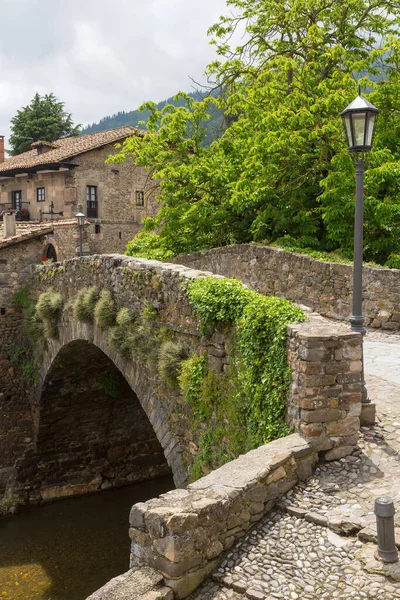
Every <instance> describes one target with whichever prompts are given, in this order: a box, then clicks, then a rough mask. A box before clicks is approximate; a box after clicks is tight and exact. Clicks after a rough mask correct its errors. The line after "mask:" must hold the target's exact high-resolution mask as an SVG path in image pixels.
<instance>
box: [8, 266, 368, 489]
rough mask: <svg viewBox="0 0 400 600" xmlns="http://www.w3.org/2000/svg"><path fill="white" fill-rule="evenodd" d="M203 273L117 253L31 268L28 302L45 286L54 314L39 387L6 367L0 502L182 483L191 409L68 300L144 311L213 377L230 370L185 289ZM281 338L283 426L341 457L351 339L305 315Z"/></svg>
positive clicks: (356, 354) (345, 447)
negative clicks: (86, 296)
mask: <svg viewBox="0 0 400 600" xmlns="http://www.w3.org/2000/svg"><path fill="white" fill-rule="evenodd" d="M210 274H211V273H207V272H201V271H195V270H193V269H190V268H187V267H184V266H182V265H174V264H166V263H160V262H157V261H148V260H144V259H136V258H131V257H126V256H122V255H102V256H92V257H85V258H81V259H73V260H69V261H65V262H63V263H55V264H52V265H46V266H43V267H39V268H37V270H36V272H35V273H34V274H33V276H32V278H31V281H30V292H31V295H32V297H33V298H37V297H38V295H39V294H40V293H42V292H44V291H48V290H49V289H52V290H54V291H57V292H59V293H60V294H61V295H62V297H63V306H64V308H63V311H62V315H61V318H60V320H59V323H58V332H59V335H58V339H57V340H50V341H48V344H47V347H46V350H45V352H44V355H43V359H42V364H41V368H40V373H39V376H38V378H37V382H36V383H35V384H32V385H31V386H29V385H28V384H26V383H24V382H23V381H22V380H21V379H19V373H18V372H16V369H14V373H13V376H12V377H11V384H10V383H8V384H6V385H5V386H3V389H4V390H5V391H4V392H2V394H0V410H1V413H2V421H1V423H2V425H1V426H0V427H1V430H0V456H2V457H3V458H2V461H3V464H1V465H0V494H1V493H4V492H6V493H11V492H12V493H13V494H15V495H17V496H19V497H22V498H23V499H24V500H26V501H42V500H50V499H55V498H60V497H64V496H69V495H73V494H81V493H85V492H90V491H96V490H99V489H106V488H107V487H111V486H117V485H124V484H126V483H129V482H134V481H140V480H144V479H148V478H153V477H156V476H159V475H161V474H164V473H167V472H169V471H172V474H173V477H174V481H175V484H176V486H177V487H184V486H185V484H186V480H187V467H188V465H190V463H191V461H192V460H193V455H194V454H195V453H196V449H197V447H196V439H193V436H192V434H191V433H190V428H189V427H188V420H190V410H189V409H188V407H187V406H186V405H185V403H184V402H183V399H182V397H180V396H179V394H178V393H177V392H173V391H171V390H169V389H166V387H165V386H163V385H162V382H161V380H160V377H159V375H158V373H157V369H156V368H155V367H153V366H152V365H151V364H149V363H148V362H146V361H143V360H142V361H141V360H134V359H129V360H127V359H124V358H122V357H121V356H120V355H118V354H117V353H116V352H115V350H113V349H112V347H111V345H110V343H109V340H108V334H107V331H106V330H103V329H101V328H100V327H98V326H96V324H93V323H90V324H87V323H82V322H80V321H77V320H76V319H74V316H73V310H72V299H73V298H74V297H75V296H76V294H77V292H79V291H80V290H81V289H83V288H85V287H88V286H95V287H96V288H97V289H98V290H101V289H107V290H109V291H110V292H111V294H112V296H113V297H114V298H115V299H116V300H117V304H118V306H126V307H128V308H129V309H131V310H133V311H136V312H140V311H141V310H143V307H144V305H145V304H146V303H147V304H148V303H150V305H151V306H152V307H153V308H154V309H156V311H157V312H158V322H157V326H162V327H163V328H165V329H167V330H169V331H170V335H171V337H172V339H174V340H179V341H181V342H182V343H184V345H185V346H186V347H187V348H188V349H190V350H195V349H196V350H199V349H201V351H202V352H206V353H207V355H208V362H209V367H210V368H212V369H214V370H216V371H222V370H223V369H224V368H225V369H226V368H228V367H227V366H226V365H227V363H228V362H229V357H227V354H226V348H225V337H224V331H223V330H221V331H216V332H215V333H214V334H213V335H212V337H209V338H203V337H201V335H200V332H199V328H198V323H197V318H196V316H195V315H194V314H193V312H192V308H191V306H190V304H189V301H188V298H187V296H186V294H185V290H184V284H185V282H187V281H188V280H189V279H192V278H194V277H199V276H204V275H210ZM17 325H18V326H19V322H18V315H17V314H14V315H13V317H12V319H11V320H10V329H9V335H8V337H7V336H5V338H4V340H5V341H3V344H6V343H8V344H10V340H11V341H13V340H12V339H11V338H13V337H14V336H15V335H16V332H17V329H18V327H17ZM10 332H11V333H10ZM288 334H289V335H288V360H289V364H290V367H291V370H292V381H293V383H292V389H291V393H290V398H289V409H288V419H289V421H290V422H291V423H292V425H293V426H294V427H295V429H296V430H297V431H299V432H300V433H301V434H302V435H303V436H304V437H306V438H307V439H308V440H309V441H311V442H312V443H313V445H314V447H315V449H316V450H318V451H321V452H323V453H324V454H325V457H326V458H327V459H330V458H332V459H333V458H337V457H340V456H345V455H346V454H348V453H349V452H351V451H352V449H353V447H354V446H355V444H356V439H357V430H358V428H359V414H360V411H361V406H360V400H361V391H360V383H359V382H360V368H359V367H360V361H359V359H360V355H361V354H360V353H361V349H360V339H359V336H358V335H357V334H354V333H350V332H349V331H348V330H347V328H346V327H343V326H340V325H337V326H336V325H331V324H329V323H327V322H325V321H323V320H322V319H321V318H318V317H317V316H313V315H311V318H310V320H309V322H308V323H303V324H296V325H292V326H290V327H289V328H288ZM8 381H9V380H8Z"/></svg>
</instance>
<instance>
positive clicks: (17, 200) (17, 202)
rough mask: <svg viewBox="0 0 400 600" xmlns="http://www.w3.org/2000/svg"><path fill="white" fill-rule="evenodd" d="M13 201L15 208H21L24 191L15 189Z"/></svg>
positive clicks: (12, 196) (12, 193) (12, 195)
mask: <svg viewBox="0 0 400 600" xmlns="http://www.w3.org/2000/svg"><path fill="white" fill-rule="evenodd" d="M11 201H12V207H13V209H14V210H21V208H22V191H21V190H15V191H14V192H11Z"/></svg>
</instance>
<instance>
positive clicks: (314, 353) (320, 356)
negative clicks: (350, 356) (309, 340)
mask: <svg viewBox="0 0 400 600" xmlns="http://www.w3.org/2000/svg"><path fill="white" fill-rule="evenodd" d="M298 354H299V358H301V360H305V361H310V362H315V361H321V362H326V361H328V360H329V359H330V358H331V352H330V350H329V349H328V348H325V347H324V346H321V345H317V346H314V347H307V346H305V345H302V346H300V348H299V352H298Z"/></svg>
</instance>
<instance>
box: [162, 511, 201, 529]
mask: <svg viewBox="0 0 400 600" xmlns="http://www.w3.org/2000/svg"><path fill="white" fill-rule="evenodd" d="M198 520H199V519H198V515H197V514H196V513H181V512H179V513H175V514H173V515H171V516H170V517H169V518H168V519H167V521H166V528H167V530H168V531H170V532H171V533H183V532H185V531H190V530H191V529H194V528H195V527H196V526H197V524H198Z"/></svg>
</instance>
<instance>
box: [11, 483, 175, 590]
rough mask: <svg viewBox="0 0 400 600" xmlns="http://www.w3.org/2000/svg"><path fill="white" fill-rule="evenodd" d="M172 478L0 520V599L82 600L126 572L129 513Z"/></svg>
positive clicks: (170, 485)
mask: <svg viewBox="0 0 400 600" xmlns="http://www.w3.org/2000/svg"><path fill="white" fill-rule="evenodd" d="M173 488H174V484H173V481H172V477H169V476H168V477H163V478H160V479H156V480H153V481H149V482H145V483H141V484H137V485H131V486H129V487H125V488H120V489H117V490H108V491H105V492H101V493H99V494H90V495H87V496H81V497H79V498H71V499H68V500H60V501H58V502H54V503H52V504H45V505H42V506H38V507H34V508H32V509H30V510H27V511H26V512H22V513H21V514H19V515H17V516H14V517H10V518H7V519H3V520H0V600H84V599H85V598H86V597H87V596H88V595H89V594H91V593H92V592H94V591H95V590H97V589H98V588H99V587H101V586H102V585H104V584H105V583H106V582H107V581H108V580H109V579H111V578H112V577H115V576H116V575H119V574H120V573H123V572H125V571H127V570H128V568H129V545H130V544H129V537H128V528H129V523H128V517H129V510H130V508H131V506H132V504H134V503H135V502H143V501H145V500H148V499H149V498H153V497H154V496H158V495H159V494H162V493H164V492H167V491H169V490H171V489H173Z"/></svg>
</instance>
